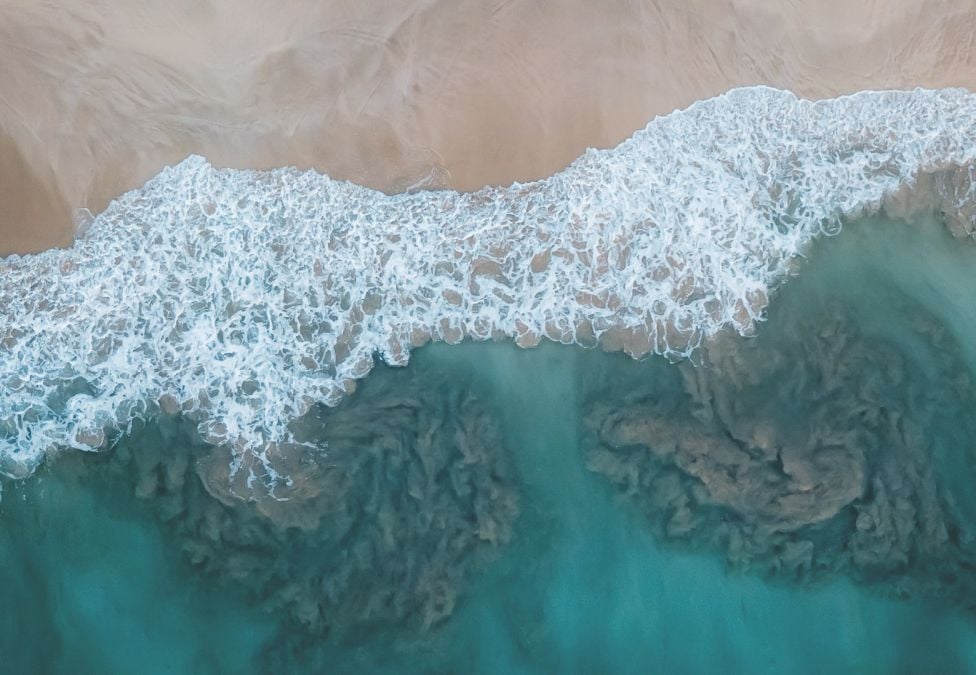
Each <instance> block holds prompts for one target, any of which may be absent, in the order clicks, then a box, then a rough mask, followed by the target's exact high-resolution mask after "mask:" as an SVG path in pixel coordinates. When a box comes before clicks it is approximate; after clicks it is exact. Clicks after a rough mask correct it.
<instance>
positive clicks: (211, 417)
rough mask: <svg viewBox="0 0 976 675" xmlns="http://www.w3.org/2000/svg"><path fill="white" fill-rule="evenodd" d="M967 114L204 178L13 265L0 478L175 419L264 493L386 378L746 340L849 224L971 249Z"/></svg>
mask: <svg viewBox="0 0 976 675" xmlns="http://www.w3.org/2000/svg"><path fill="white" fill-rule="evenodd" d="M974 166H976V95H973V94H969V93H967V92H966V91H965V90H961V89H949V90H937V91H933V90H923V89H916V90H914V91H911V92H902V91H887V92H861V93H858V94H855V95H851V96H845V97H842V98H837V99H831V100H822V101H815V102H811V101H807V100H802V99H799V98H797V97H796V96H794V95H793V94H791V93H790V92H787V91H780V90H776V89H772V88H768V87H750V88H743V89H735V90H732V91H730V92H728V93H726V94H724V95H722V96H719V97H717V98H714V99H710V100H706V101H701V102H699V103H696V104H695V105H693V106H691V107H690V108H688V109H686V110H682V111H676V112H674V113H672V114H670V115H668V116H665V117H660V118H656V119H654V120H653V121H651V122H650V123H649V124H648V125H647V127H645V128H644V129H643V130H641V131H638V132H637V133H636V134H634V136H633V137H631V138H630V139H628V140H627V141H624V142H623V143H621V144H620V145H619V146H617V147H616V148H613V149H610V150H589V151H587V152H586V153H585V154H584V155H583V156H581V157H580V158H579V159H577V160H576V161H575V162H574V163H573V164H572V165H570V166H569V167H568V168H567V169H565V170H564V171H562V172H560V173H557V174H555V175H554V176H552V177H550V178H548V179H545V180H540V181H536V182H532V183H527V184H518V183H516V184H513V185H511V186H509V187H504V188H499V187H486V188H484V189H482V190H479V191H477V192H473V193H458V192H453V191H446V190H441V191H419V192H412V193H405V194H396V195H386V194H383V193H380V192H377V191H374V190H371V189H368V188H365V187H361V186H358V185H354V184H351V183H348V182H342V181H335V180H332V179H330V178H329V177H327V176H324V175H321V174H318V173H316V172H313V171H299V170H297V169H293V168H284V169H276V170H273V171H239V170H230V169H217V168H214V167H212V166H211V165H210V164H208V163H207V161H206V160H205V159H204V158H202V157H197V156H191V157H189V158H187V159H186V160H185V161H183V162H182V163H180V164H178V165H176V166H173V167H169V168H167V169H165V170H163V171H162V172H161V173H160V174H159V175H158V176H156V177H155V178H153V179H152V180H150V181H149V182H148V183H146V185H145V186H143V187H142V188H140V189H137V190H133V191H131V192H129V193H127V194H125V195H123V196H121V197H120V198H119V199H117V200H115V201H114V202H112V204H111V205H110V206H109V207H108V208H107V209H106V210H105V211H104V212H102V213H101V214H100V215H98V216H97V217H96V218H95V219H94V220H93V221H92V222H90V223H86V224H85V228H84V230H83V231H79V233H78V237H77V239H76V241H75V243H74V245H73V246H72V247H71V248H69V249H64V250H49V251H46V252H44V253H40V254H37V255H30V256H22V257H21V256H16V255H12V256H9V257H7V258H5V259H2V260H0V472H2V473H3V474H4V475H7V476H11V477H23V476H26V475H29V474H30V473H31V472H32V471H33V470H34V469H35V468H36V467H37V466H38V465H39V464H40V463H41V462H42V461H43V460H44V459H45V457H49V456H51V455H52V454H54V453H56V452H58V451H61V450H64V449H69V448H74V449H79V450H89V451H91V450H98V449H100V448H104V447H108V446H110V445H111V444H112V443H113V442H114V441H115V440H116V439H117V438H118V437H119V436H120V435H122V434H124V433H125V432H126V431H127V430H129V429H130V428H131V425H132V424H133V422H134V421H135V420H137V419H143V420H147V419H150V418H153V417H156V416H159V415H175V414H182V415H184V416H186V417H187V418H188V419H190V420H192V421H193V422H194V423H195V424H196V425H197V429H198V431H199V433H200V434H201V436H202V437H203V438H204V439H205V440H207V441H208V442H210V443H214V444H221V445H225V446H227V447H229V448H230V449H231V456H232V457H233V460H232V471H234V472H238V471H246V472H248V477H249V480H251V481H258V482H261V483H263V484H266V485H267V486H268V487H269V488H271V489H274V486H275V483H276V481H278V480H287V477H286V476H279V475H278V472H277V471H276V469H275V459H276V456H277V455H278V454H279V453H280V452H281V451H282V448H284V447H286V446H287V445H288V444H290V443H294V442H296V441H295V438H294V435H293V431H292V427H291V425H292V423H293V422H294V421H295V420H296V419H297V418H299V417H301V416H302V415H304V414H305V413H306V412H308V411H309V410H310V409H311V408H312V406H314V405H316V404H319V403H324V404H327V405H335V404H336V403H338V402H339V401H341V400H342V399H343V397H344V396H346V395H348V394H349V393H351V392H352V391H353V390H354V389H355V385H356V381H357V380H359V379H361V378H363V377H365V376H366V375H367V374H368V373H369V372H370V370H371V368H372V367H373V365H374V359H375V357H376V356H377V355H378V356H379V358H381V359H382V360H383V361H385V362H386V363H388V364H391V365H401V366H402V365H406V363H407V361H408V359H409V357H410V351H411V349H413V348H416V347H418V346H421V345H423V344H425V343H426V342H428V341H431V340H434V341H445V342H448V343H456V342H460V341H462V340H465V339H470V340H488V339H496V340H498V339H513V340H515V341H516V342H517V343H518V344H519V345H521V346H523V347H531V346H534V345H536V344H538V342H539V341H540V340H542V339H543V338H546V339H550V340H553V341H558V342H563V343H567V344H579V345H583V346H596V345H600V346H602V347H603V348H604V349H607V350H623V351H625V352H627V353H628V354H630V355H631V356H633V357H635V358H640V357H643V356H645V355H647V354H652V353H653V354H661V355H664V356H667V357H669V358H672V359H680V358H685V357H688V356H690V355H693V353H694V352H695V350H696V348H697V347H698V346H700V345H701V343H702V342H703V341H704V340H707V339H708V338H710V337H712V336H714V335H715V334H716V333H717V332H719V331H722V330H725V329H731V330H734V331H736V332H738V333H740V334H742V335H748V334H750V333H751V332H752V331H754V330H755V329H756V327H757V323H758V322H761V320H762V317H763V312H764V309H765V308H766V306H767V305H768V303H769V300H770V296H771V294H772V293H773V291H774V290H775V288H776V287H777V286H778V285H779V284H780V283H781V282H783V281H784V280H785V279H787V278H788V277H789V276H790V275H791V274H794V273H796V272H798V270H799V264H798V263H799V262H800V261H801V260H802V256H803V253H804V251H805V250H806V249H807V248H808V246H809V244H810V243H811V242H812V241H813V240H814V239H816V238H818V237H821V236H829V235H832V234H836V233H837V232H838V231H839V230H840V228H841V226H842V223H843V222H844V221H845V220H847V219H850V218H856V217H861V216H865V215H870V214H872V213H877V212H881V211H884V212H885V213H887V214H888V215H890V216H894V217H905V216H908V215H911V214H912V213H915V212H919V211H933V210H934V211H937V212H941V213H942V214H943V215H944V217H945V219H946V222H947V225H948V227H949V229H950V230H951V231H952V233H953V234H954V235H955V236H957V237H959V238H968V237H970V236H971V233H972V232H973V230H974V229H976V216H974V212H976V175H974V174H976V170H974Z"/></svg>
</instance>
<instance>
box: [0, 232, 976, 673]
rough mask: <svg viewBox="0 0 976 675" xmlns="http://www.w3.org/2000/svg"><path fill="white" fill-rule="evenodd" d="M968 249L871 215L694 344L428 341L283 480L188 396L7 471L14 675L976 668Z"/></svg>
mask: <svg viewBox="0 0 976 675" xmlns="http://www.w3.org/2000/svg"><path fill="white" fill-rule="evenodd" d="M974 269H976V246H974V245H973V244H971V243H967V242H960V241H957V240H955V239H953V238H952V237H951V236H950V235H949V234H948V232H947V231H946V229H945V228H944V227H943V226H942V224H941V223H940V222H939V221H938V219H937V218H935V217H930V218H917V219H915V220H914V221H912V222H902V221H889V220H882V219H872V220H868V221H862V222H855V223H850V224H848V225H847V226H846V227H845V229H844V231H843V232H842V233H841V234H840V235H838V236H837V237H833V238H828V239H824V240H822V241H820V242H818V243H817V244H816V245H815V246H814V248H813V249H811V250H810V251H808V252H807V254H806V259H805V260H803V261H802V262H801V264H800V265H799V266H798V268H797V272H798V274H797V276H796V277H795V278H792V279H790V280H789V281H788V282H786V283H785V284H784V285H783V286H782V287H781V288H780V289H779V290H778V291H777V292H776V294H775V295H774V296H773V298H772V299H771V303H770V307H769V309H768V315H767V320H766V321H765V322H764V323H762V324H760V325H759V327H758V330H757V334H756V336H755V337H747V338H744V337H739V336H732V335H729V336H720V337H719V338H718V339H717V341H716V343H715V344H714V345H706V346H705V347H704V348H703V350H702V352H701V354H700V355H697V356H696V357H693V358H692V359H691V360H690V361H686V362H683V363H669V362H667V361H665V360H664V359H661V358H658V357H654V358H649V359H646V360H642V361H634V360H632V359H630V358H629V357H626V356H623V355H621V354H607V353H603V352H601V351H599V350H588V349H583V348H579V347H573V346H564V345H557V344H552V343H544V344H542V345H541V346H540V347H538V348H535V349H529V350H522V349H519V348H517V347H515V346H514V345H512V344H509V343H480V344H471V343H464V344H461V345H455V346H448V345H443V344H436V345H432V346H428V347H424V348H422V349H420V350H417V351H416V352H415V353H414V354H413V357H412V360H411V363H410V365H409V366H408V367H407V368H405V369H392V368H388V367H386V366H383V365H377V366H376V368H375V369H374V371H373V372H372V373H371V374H370V375H369V376H368V377H367V378H366V379H365V380H364V381H363V382H362V383H361V385H360V387H359V388H358V389H357V391H356V393H354V394H353V395H352V396H351V397H350V398H349V400H348V402H347V403H344V404H343V406H340V407H339V408H338V409H336V410H323V411H319V414H320V417H321V419H322V420H324V422H325V423H324V424H322V425H320V426H321V428H323V429H324V428H329V429H333V430H334V429H338V428H340V427H341V428H342V429H344V431H343V432H342V434H339V432H329V433H334V434H336V435H335V436H333V437H330V438H329V439H325V440H327V441H328V442H324V441H323V442H321V443H319V444H318V447H319V450H318V451H314V450H313V451H311V452H312V454H313V455H314V454H315V452H318V453H319V456H318V457H317V458H315V457H313V459H311V460H310V459H308V457H305V456H304V455H303V458H304V459H303V460H302V461H303V462H305V463H304V464H302V463H299V464H296V466H299V465H300V466H301V467H306V469H302V468H298V469H295V471H296V472H297V474H296V476H297V477H296V480H297V481H299V482H301V481H303V480H305V482H304V483H301V485H305V486H306V487H302V488H301V489H299V490H297V491H296V492H295V494H294V495H293V496H292V497H291V502H288V503H283V502H275V503H272V502H270V501H269V502H267V503H264V504H255V503H245V502H244V501H241V503H240V504H236V503H235V502H234V498H233V496H231V497H228V494H227V493H226V492H221V490H220V489H219V488H217V487H215V485H216V482H217V481H218V480H219V479H218V478H214V477H213V476H214V473H213V472H211V473H207V471H205V470H200V469H199V468H198V467H199V466H210V467H211V468H212V466H213V462H214V461H216V460H212V459H208V458H211V457H212V456H214V453H215V449H213V448H210V447H208V446H206V444H204V443H202V442H200V441H199V440H198V439H193V438H191V437H190V436H191V434H190V432H187V431H186V430H185V425H184V424H183V423H182V421H181V420H180V419H179V418H164V419H157V420H153V421H150V422H149V423H147V424H145V425H141V426H139V427H138V428H135V429H133V430H132V432H131V433H130V434H129V435H128V436H126V437H123V438H120V439H119V440H118V442H117V443H116V445H115V447H114V448H113V449H112V450H110V451H107V452H105V453H98V454H82V453H77V452H66V453H64V454H63V455H61V456H60V457H58V458H57V459H55V460H53V461H49V462H48V463H47V465H45V466H44V467H42V468H41V470H39V471H38V472H37V473H36V474H35V475H34V476H32V477H31V478H29V479H26V480H23V481H19V482H14V481H6V482H4V483H3V493H2V501H0V571H2V573H3V583H2V584H0V673H4V674H11V675H12V674H19V673H72V674H81V673H98V674H105V673H142V674H147V675H148V674H152V673H305V672H308V673H492V674H494V673H608V674H609V673H668V674H670V673H810V674H814V673H816V674H820V673H967V672H976V613H974V609H973V607H974V606H976V584H974V578H976V566H974V564H973V562H974V561H976V553H974V551H976V544H974V541H973V540H974V536H973V533H974V532H976V489H974V488H973V486H974V485H976V468H974V458H976V422H974V421H973V420H972V419H970V418H971V417H973V413H972V408H970V407H968V406H969V405H970V404H971V403H972V402H973V401H976V398H974V399H973V401H970V400H969V398H968V396H969V393H970V384H969V379H970V377H971V374H972V373H973V372H976V370H974V369H976V303H974V301H973V298H974V297H976V276H974V274H973V270H974ZM418 392H423V395H421V394H418ZM390 420H394V421H390ZM330 425H331V426H330ZM337 425H338V426H337ZM316 429H319V427H317V426H316V424H315V423H312V422H310V423H309V424H308V425H307V428H306V429H305V430H304V433H305V434H306V437H307V439H308V443H309V445H310V446H316V436H315V434H316V433H325V432H321V431H316ZM430 439H434V440H430ZM379 446H382V447H383V448H384V449H383V451H382V452H379V451H376V450H375V448H376V447H379ZM455 446H457V447H455ZM458 447H460V448H461V449H460V450H458V449H457V448H458ZM418 448H419V449H418ZM431 448H432V449H431ZM471 448H474V449H471ZM394 450H396V452H394ZM303 452H308V451H307V448H306V450H303ZM330 453H331V454H330ZM397 453H400V454H397ZM218 456H219V455H218ZM367 456H368V457H371V459H370V460H368V461H367V460H366V459H363V458H364V457H367ZM323 458H324V459H323ZM208 462H210V463H209V464H208ZM309 462H312V464H314V467H313V468H314V470H313V468H308V467H310V466H312V464H309ZM303 470H307V472H308V476H310V477H306V478H302V477H301V476H300V475H298V474H300V473H301V471H303ZM476 470H477V472H476ZM217 473H218V474H219V472H217ZM208 481H209V483H208ZM301 485H300V486H299V487H301ZM302 490H305V491H304V492H302ZM330 490H332V491H333V492H331V493H330V492H329V491H330ZM383 491H389V492H390V494H392V495H393V496H392V497H389V496H388V495H386V494H385V493H384V492H383ZM333 494H335V495H338V496H335V497H334V496H332V495H333ZM309 495H311V496H309ZM303 496H304V497H303ZM388 497H389V498H388ZM303 498H306V502H302V504H306V505H305V506H302V505H299V506H297V507H295V509H296V511H295V512H291V511H288V512H287V514H288V515H286V516H282V515H281V513H282V512H281V511H280V510H276V509H286V510H287V509H289V508H292V507H291V506H290V504H292V503H298V502H301V501H302V499H303ZM281 504H285V506H281ZM308 505H310V506H308ZM309 509H311V510H313V511H314V509H321V510H322V513H321V514H318V513H314V512H313V513H311V514H310V513H309ZM296 514H297V515H296ZM496 531H497V532H503V534H495V533H496ZM473 533H474V534H473ZM423 547H427V548H426V549H424V548H423ZM422 549H423V550H422ZM435 567H436V569H435ZM336 579H339V581H337V580H336ZM429 588H435V589H437V590H436V592H434V591H429Z"/></svg>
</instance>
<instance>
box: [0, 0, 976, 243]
mask: <svg viewBox="0 0 976 675" xmlns="http://www.w3.org/2000/svg"><path fill="white" fill-rule="evenodd" d="M160 27H165V30H163V29H161V28H160ZM974 32H976V6H974V5H973V3H972V2H968V1H967V0H945V1H942V0H932V1H929V2H923V3H916V2H908V1H906V0H897V1H896V2H876V1H873V0H871V1H865V2H840V1H837V0H830V1H829V2H817V3H813V2H788V3H771V2H757V1H756V0H732V1H723V2H713V1H711V0H694V1H691V2H686V1H684V0H656V1H653V2H649V1H639V2H638V1H630V2H621V3H615V6H613V7H612V8H611V7H609V6H608V5H607V4H606V3H588V2H583V1H580V0H564V1H560V2H553V3H544V2H538V1H537V2H533V1H529V0H508V1H496V0H492V1H491V2H487V1H486V2H474V1H468V0H463V1H461V2H457V3H452V4H451V5H450V6H447V5H446V4H445V3H442V2H437V1H436V0H410V1H409V2H402V3H396V6H395V7H394V6H388V5H387V4H385V3H380V2H345V1H330V2H318V3H306V2H297V1H286V2H282V3H273V4H272V3H266V2H258V1H256V0H247V1H245V2H235V3H229V2H219V1H216V0H206V1H204V2H187V1H184V2H178V3H169V4H167V5H165V6H161V5H157V4H155V3H149V2H144V1H141V2H134V3H127V6H126V7H125V9H122V10H119V9H118V8H114V7H110V6H109V5H107V4H105V3H102V2H96V1H94V0H76V1H74V2H69V3H52V2H37V1H36V0H30V1H28V0H4V1H3V2H2V3H0V61H2V63H3V67H2V68H0V92H2V94H0V198H2V199H3V202H4V203H5V205H6V206H5V208H4V210H3V215H2V216H0V254H5V253H10V252H29V251H38V250H42V249H44V248H47V247H50V246H64V245H68V244H70V242H71V239H72V233H73V225H72V212H73V210H74V209H76V208H88V209H90V210H91V211H92V212H94V213H98V212H99V211H101V210H102V209H104V207H105V206H106V204H107V203H108V202H109V201H110V200H111V199H113V198H114V197H116V196H118V195H119V194H121V193H122V192H124V191H126V190H129V189H132V188H135V187H138V186H139V185H141V184H142V183H144V182H145V181H146V180H147V179H148V178H150V177H151V176H153V175H155V174H156V173H157V172H158V171H159V170H160V169H161V168H162V167H163V166H166V165H169V164H173V163H175V162H178V161H180V160H182V159H183V158H184V157H186V156H187V155H188V154H191V153H196V154H201V155H204V156H206V157H207V158H208V159H209V160H210V161H211V162H213V163H214V164H215V165H218V166H233V167H240V168H270V167H277V166H285V165H295V166H299V167H303V168H304V167H311V168H315V169H317V170H319V171H322V172H325V173H328V174H329V175H331V176H334V177H337V178H344V179H349V180H352V181H355V182H357V183H361V184H365V185H368V186H371V187H375V188H378V189H381V190H385V191H388V192H396V191H402V190H404V189H408V188H410V187H416V186H433V187H438V186H441V187H452V188H455V189H460V190H470V189H475V188H477V187H480V186H482V185H485V184H508V183H511V182H512V181H517V180H518V181H524V180H531V179H535V178H540V177H544V176H547V175H550V174H552V173H553V172H555V171H557V170H559V169H560V168H562V167H564V166H565V165H566V164H568V163H569V162H570V161H572V160H573V159H574V158H575V157H577V156H578V155H579V154H580V153H581V152H582V151H583V150H584V149H585V148H586V147H589V146H592V147H610V146H613V145H615V144H617V143H618V142H620V141H621V140H623V139H624V138H626V137H628V136H629V135H630V134H631V133H633V132H634V131H635V130H636V129H639V128H641V127H643V126H644V125H645V124H646V123H647V122H648V121H649V120H650V119H651V118H653V117H654V116H656V115H660V114H665V113H668V112H670V111H672V110H674V109H675V108H681V107H685V106H687V105H689V104H690V103H692V102H694V101H695V100H698V99H701V98H706V97H710V96H714V95H716V94H719V93H721V92H723V91H725V90H727V89H729V88H731V87H735V86H740V85H750V84H769V85H773V86H776V87H781V88H788V89H791V90H793V91H795V92H796V93H798V94H799V95H801V96H804V97H809V98H822V97H829V96H834V95H837V94H841V93H846V92H852V91H857V90H860V89H868V88H874V89H879V88H912V87H916V86H924V87H946V86H962V87H967V88H970V89H973V88H976V50H974V49H972V46H973V44H972V43H973V39H972V35H973V34H974Z"/></svg>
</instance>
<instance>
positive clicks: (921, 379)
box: [587, 278, 976, 610]
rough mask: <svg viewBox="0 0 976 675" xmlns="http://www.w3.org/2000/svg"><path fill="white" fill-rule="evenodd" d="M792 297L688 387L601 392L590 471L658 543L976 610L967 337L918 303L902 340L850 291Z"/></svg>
mask: <svg viewBox="0 0 976 675" xmlns="http://www.w3.org/2000/svg"><path fill="white" fill-rule="evenodd" d="M796 283H799V282H796ZM833 284H834V287H835V288H843V286H844V284H845V282H844V281H843V280H842V279H840V278H838V279H837V280H835V281H834V282H833ZM842 293H843V291H839V292H838V293H836V294H835V296H839V295H841V294H842ZM891 293H893V294H894V293H895V292H894V291H891ZM790 302H791V303H792V306H791V307H781V308H777V311H778V314H777V313H776V312H774V315H773V316H772V317H771V320H770V322H769V323H768V324H767V325H765V326H764V327H763V328H762V330H761V331H760V334H759V337H757V338H755V339H751V340H750V339H743V338H739V337H734V336H731V335H722V336H719V337H718V338H717V339H716V340H714V341H713V342H712V343H711V344H709V345H708V346H707V347H706V348H705V349H704V350H703V353H702V362H701V364H700V365H697V366H695V365H692V364H690V363H687V362H686V363H683V364H680V365H679V366H678V368H679V369H680V371H681V378H680V384H677V385H676V384H675V383H674V382H672V386H671V387H670V388H669V387H668V386H667V385H663V387H664V389H662V383H661V382H660V381H653V378H649V379H650V380H652V381H645V384H644V385H643V386H640V385H638V386H636V387H634V388H631V389H629V390H627V391H626V393H621V388H620V387H619V386H617V387H614V388H612V389H611V390H610V391H609V392H607V391H603V392H600V394H599V396H594V397H592V398H591V402H590V403H589V404H588V407H587V426H588V435H589V443H590V444H591V446H590V447H591V449H590V451H589V454H588V463H589V467H590V468H591V469H592V470H593V471H596V472H598V473H601V474H603V475H605V476H606V477H607V478H608V479H609V480H610V481H611V482H612V483H613V484H614V486H615V487H616V488H617V489H618V490H619V491H620V493H622V495H623V496H624V499H625V501H628V502H630V503H632V504H635V505H636V506H637V507H638V508H639V509H640V510H641V511H642V512H644V513H646V515H647V517H648V519H649V521H650V522H651V523H653V526H654V527H655V528H656V529H657V531H658V532H659V534H660V535H661V536H662V537H663V538H665V539H668V540H672V541H675V542H682V543H683V544H684V545H688V546H691V547H693V548H696V549H702V550H706V551H722V552H724V554H725V555H726V556H727V559H728V561H729V564H730V565H731V566H732V567H733V568H735V569H745V570H754V571H760V572H763V573H766V574H768V575H770V576H772V577H774V578H779V579H783V580H789V581H798V582H806V581H812V580H816V579H821V578H825V577H827V576H829V575H831V574H836V573H843V574H847V575H849V576H851V577H852V578H854V579H855V580H857V581H859V582H863V583H869V584H872V585H875V586H877V587H878V588H879V589H881V590H882V591H884V592H888V593H890V594H892V595H896V596H904V595H914V594H921V595H925V596H934V597H940V598H947V599H951V600H953V601H956V602H959V603H961V604H963V605H964V606H965V607H967V608H969V609H970V610H974V609H976V575H973V571H974V570H976V529H974V527H973V525H974V523H973V522H971V519H970V520H969V521H968V522H967V518H966V514H965V513H964V510H963V509H962V508H960V506H959V503H958V502H959V501H961V500H960V495H959V492H958V491H954V490H953V489H951V488H950V484H951V482H952V481H951V480H949V479H948V478H947V475H946V472H947V471H952V470H953V469H951V468H950V467H952V466H955V467H960V466H964V465H966V464H971V460H967V459H966V458H967V457H968V458H971V457H972V455H973V449H974V447H976V424H974V421H973V420H972V419H971V415H970V414H969V411H971V410H972V409H973V405H974V403H976V389H974V387H973V384H972V382H971V376H970V373H969V370H968V369H967V368H966V366H965V362H964V359H963V357H962V355H961V351H960V348H959V344H958V342H957V340H956V338H955V337H953V335H952V334H951V333H950V331H948V330H947V329H946V327H945V326H944V325H943V324H942V323H941V322H940V320H938V319H937V318H936V317H934V316H933V315H932V314H930V313H929V312H927V310H925V309H924V308H922V307H921V306H919V305H918V304H916V303H915V302H914V301H912V300H910V299H908V298H907V297H905V296H901V297H900V298H896V297H894V295H892V297H888V298H886V302H889V303H891V305H890V306H889V307H888V309H887V310H885V311H888V312H890V314H889V317H898V322H902V323H905V324H906V325H905V326H903V327H899V326H893V327H892V335H891V336H889V337H886V336H885V335H883V334H882V332H880V331H877V330H873V329H870V330H869V329H866V328H864V326H863V324H862V322H861V321H860V317H859V311H860V310H859V309H858V307H857V306H856V304H851V303H845V302H844V301H842V300H841V299H838V297H835V298H834V300H833V301H831V302H824V303H822V304H820V302H819V300H817V299H811V298H810V297H807V298H806V302H804V299H803V296H802V294H799V295H796V296H793V298H792V300H791V301H790ZM664 379H666V378H664ZM675 379H677V378H675ZM957 478H958V477H957ZM969 515H971V514H969Z"/></svg>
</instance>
